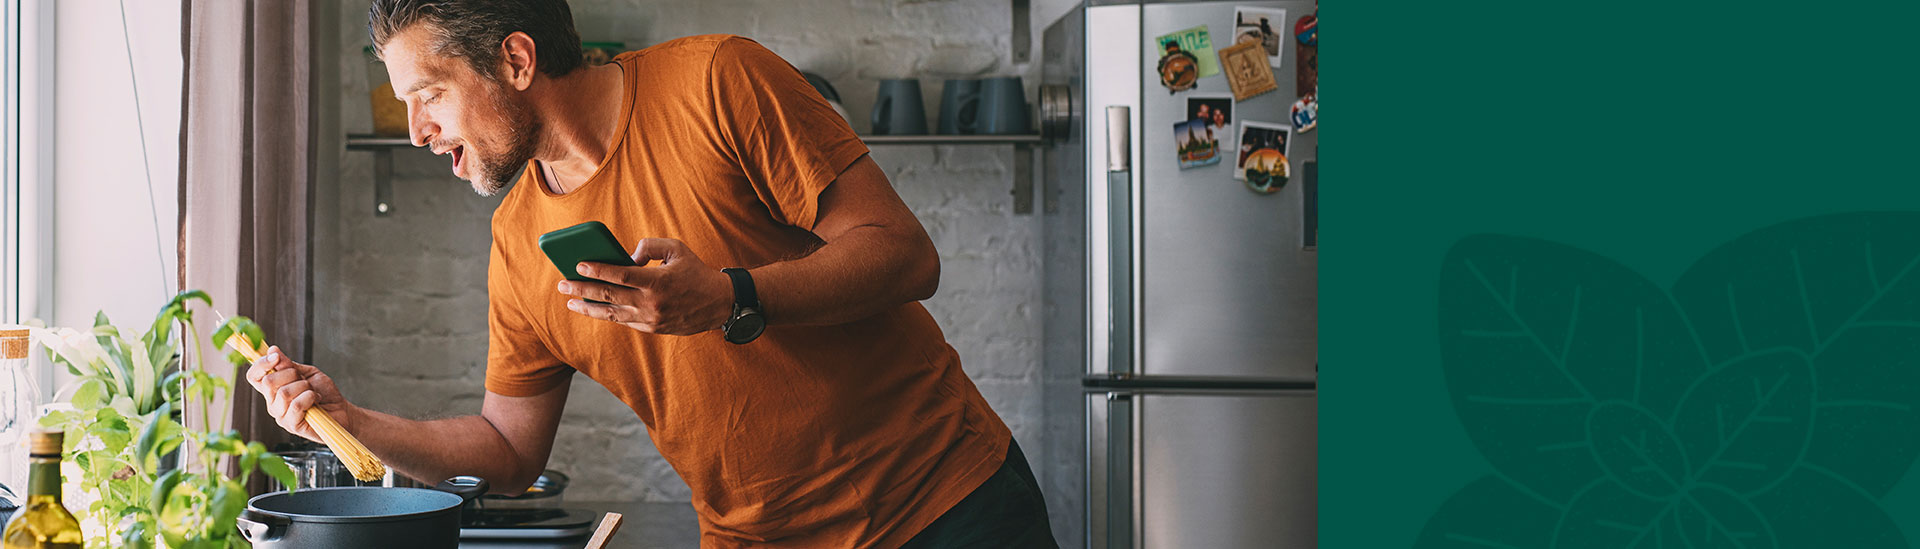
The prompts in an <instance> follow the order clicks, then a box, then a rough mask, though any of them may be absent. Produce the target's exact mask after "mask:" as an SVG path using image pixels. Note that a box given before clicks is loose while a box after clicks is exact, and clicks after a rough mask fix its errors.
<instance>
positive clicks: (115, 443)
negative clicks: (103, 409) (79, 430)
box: [86, 415, 133, 451]
mask: <svg viewBox="0 0 1920 549" xmlns="http://www.w3.org/2000/svg"><path fill="white" fill-rule="evenodd" d="M86 433H87V434H89V435H93V436H96V437H99V438H100V443H101V444H102V445H103V446H105V447H106V449H107V450H108V451H118V450H119V449H122V448H126V447H127V442H129V441H130V440H132V438H133V433H132V431H130V430H129V428H128V426H127V421H126V420H125V419H123V418H120V417H118V416H117V415H116V416H114V417H113V418H110V419H105V420H100V421H95V422H93V423H91V424H88V425H87V427H86Z"/></svg>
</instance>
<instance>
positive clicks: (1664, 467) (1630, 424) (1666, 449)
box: [1587, 400, 1692, 498]
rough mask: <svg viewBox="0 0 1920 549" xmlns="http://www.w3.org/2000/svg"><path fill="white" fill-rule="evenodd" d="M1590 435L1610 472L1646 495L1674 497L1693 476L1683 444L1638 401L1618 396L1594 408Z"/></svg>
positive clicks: (1601, 463)
mask: <svg viewBox="0 0 1920 549" xmlns="http://www.w3.org/2000/svg"><path fill="white" fill-rule="evenodd" d="M1587 440H1589V441H1591V442H1592V443H1593V455H1594V457H1596V458H1598V459H1599V460H1600V465H1601V466H1602V467H1603V468H1604V469H1606V471H1607V474H1609V475H1611V476H1612V477H1613V479H1614V480H1616V481H1619V482H1620V484H1621V485H1622V486H1623V487H1625V488H1626V489H1628V490H1632V491H1633V492H1634V493H1636V494H1639V495H1641V496H1645V497H1649V498H1665V497H1668V496H1672V495H1674V494H1676V493H1678V492H1679V491H1680V490H1682V489H1683V488H1684V487H1686V485H1687V483H1688V482H1689V481H1690V480H1691V477H1690V476H1689V475H1690V474H1691V473H1692V469H1690V468H1689V467H1687V454H1685V453H1684V452H1682V451H1681V449H1680V443H1679V442H1678V441H1675V440H1674V438H1673V433H1672V432H1670V431H1669V430H1668V429H1667V426H1666V424H1665V423H1662V422H1661V421H1660V419H1659V418H1656V417H1654V416H1653V414H1652V413H1649V412H1647V411H1646V410H1645V409H1643V408H1641V407H1640V406H1639V405H1638V404H1634V403H1630V402H1625V401H1618V400H1614V401H1607V402H1604V403H1601V404H1600V405H1599V406H1596V407H1594V409H1593V414H1592V415H1589V416H1587Z"/></svg>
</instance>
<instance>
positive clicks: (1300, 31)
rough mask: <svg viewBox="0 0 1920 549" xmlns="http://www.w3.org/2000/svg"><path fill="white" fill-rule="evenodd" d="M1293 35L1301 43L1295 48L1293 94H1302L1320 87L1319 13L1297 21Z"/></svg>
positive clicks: (1294, 24)
mask: <svg viewBox="0 0 1920 549" xmlns="http://www.w3.org/2000/svg"><path fill="white" fill-rule="evenodd" d="M1293 36H1294V40H1295V41H1297V42H1299V43H1300V45H1298V46H1295V47H1294V48H1293V57H1294V59H1293V61H1294V62H1293V94H1294V95H1296V96H1302V95H1306V94H1308V93H1313V92H1314V90H1318V89H1319V88H1320V17H1319V14H1317V13H1316V14H1314V15H1306V16H1302V17H1300V20H1299V21H1295V22H1294V23H1293ZM1275 66H1278V65H1275Z"/></svg>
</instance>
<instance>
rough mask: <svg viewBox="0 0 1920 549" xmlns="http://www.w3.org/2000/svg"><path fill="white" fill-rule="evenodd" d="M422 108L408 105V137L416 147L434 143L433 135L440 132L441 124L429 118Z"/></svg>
mask: <svg viewBox="0 0 1920 549" xmlns="http://www.w3.org/2000/svg"><path fill="white" fill-rule="evenodd" d="M421 110H422V109H418V108H415V107H414V106H413V105H407V137H408V138H409V139H410V140H412V141H413V146H415V147H425V146H427V145H429V144H432V143H433V137H434V136H435V135H437V134H439V133H440V126H439V125H438V124H434V123H433V121H432V120H429V119H427V115H426V113H423V112H420V111H421Z"/></svg>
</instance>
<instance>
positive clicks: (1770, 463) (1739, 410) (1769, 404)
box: [1673, 349, 1813, 495]
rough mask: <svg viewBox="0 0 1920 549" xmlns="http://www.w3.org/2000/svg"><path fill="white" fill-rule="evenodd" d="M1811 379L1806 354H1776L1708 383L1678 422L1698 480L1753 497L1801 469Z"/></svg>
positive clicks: (1726, 369) (1690, 396)
mask: <svg viewBox="0 0 1920 549" xmlns="http://www.w3.org/2000/svg"><path fill="white" fill-rule="evenodd" d="M1812 377H1813V370H1812V368H1811V366H1809V365H1808V364H1807V359H1806V357H1805V355H1802V354H1801V353H1800V351H1797V350H1793V349H1776V350H1773V351H1769V352H1762V353H1756V354H1753V355H1748V356H1747V357H1744V358H1741V359H1738V360H1736V361H1735V362H1733V363H1731V364H1727V365H1725V366H1722V367H1721V368H1720V370H1718V371H1715V372H1714V373H1712V374H1709V375H1708V376H1707V377H1705V378H1702V379H1701V380H1700V381H1699V382H1698V383H1696V384H1695V385H1694V386H1693V388H1692V389H1691V390H1690V391H1689V392H1688V393H1687V399H1686V400H1684V401H1681V403H1680V409H1679V410H1678V411H1677V412H1676V414H1675V416H1674V419H1673V434H1674V436H1675V437H1676V438H1678V439H1679V441H1680V444H1681V446H1682V447H1683V448H1685V449H1686V453H1687V455H1688V456H1691V457H1693V459H1692V461H1691V463H1692V467H1693V473H1692V477H1693V478H1694V479H1696V480H1697V481H1698V482H1705V483H1711V484H1718V485H1720V486H1724V487H1726V488H1729V489H1732V490H1734V491H1736V492H1740V493H1742V494H1746V495H1752V494H1755V493H1758V492H1760V491H1762V490H1765V489H1766V488H1767V487H1769V486H1771V485H1772V484H1773V483H1774V482H1775V481H1777V480H1779V479H1780V478H1781V477H1783V476H1785V475H1786V474H1787V472H1788V471H1791V470H1793V468H1794V467H1795V466H1797V465H1799V463H1800V456H1801V455H1802V452H1804V451H1805V450H1806V449H1807V435H1808V434H1809V433H1810V432H1811V431H1812V428H1813V379H1812Z"/></svg>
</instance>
